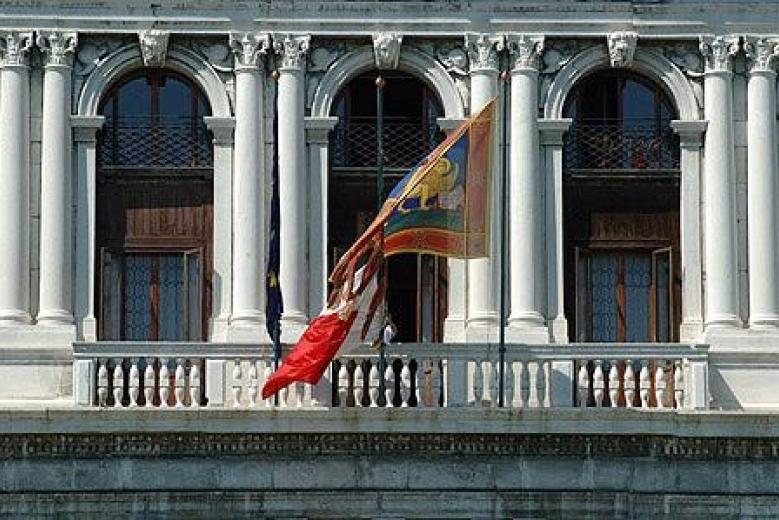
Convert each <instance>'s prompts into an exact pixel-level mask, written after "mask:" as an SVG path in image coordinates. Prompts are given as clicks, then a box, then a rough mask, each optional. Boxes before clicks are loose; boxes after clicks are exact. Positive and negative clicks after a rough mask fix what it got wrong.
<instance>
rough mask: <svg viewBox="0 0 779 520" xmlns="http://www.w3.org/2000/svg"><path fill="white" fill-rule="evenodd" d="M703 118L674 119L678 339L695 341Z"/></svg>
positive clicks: (699, 327) (699, 312)
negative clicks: (677, 185) (678, 181)
mask: <svg viewBox="0 0 779 520" xmlns="http://www.w3.org/2000/svg"><path fill="white" fill-rule="evenodd" d="M706 126H707V122H706V121H695V120H675V121H671V128H673V130H674V132H676V133H677V134H678V135H679V147H680V149H681V150H680V161H679V162H680V166H681V170H682V172H681V173H682V178H681V187H680V190H679V191H680V192H681V193H680V199H681V200H680V210H679V221H680V222H679V224H680V225H679V227H680V233H679V234H680V237H679V238H680V241H681V249H682V251H681V253H682V254H681V259H682V265H681V269H682V271H681V272H682V273H683V276H682V323H681V325H680V330H679V341H681V342H698V341H701V339H702V338H701V337H702V335H703V280H702V270H701V147H702V146H703V135H704V132H705V131H706Z"/></svg>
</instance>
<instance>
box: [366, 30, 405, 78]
mask: <svg viewBox="0 0 779 520" xmlns="http://www.w3.org/2000/svg"><path fill="white" fill-rule="evenodd" d="M402 43H403V35H402V34H397V33H392V32H380V33H374V34H373V57H374V59H375V60H376V67H377V68H378V69H380V70H387V69H397V68H398V62H399V61H400V45H401V44H402Z"/></svg>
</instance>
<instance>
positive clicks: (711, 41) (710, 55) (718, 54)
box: [699, 35, 740, 72]
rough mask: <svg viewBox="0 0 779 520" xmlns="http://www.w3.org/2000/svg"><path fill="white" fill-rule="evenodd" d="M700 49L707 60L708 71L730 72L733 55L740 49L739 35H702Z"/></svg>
mask: <svg viewBox="0 0 779 520" xmlns="http://www.w3.org/2000/svg"><path fill="white" fill-rule="evenodd" d="M699 49H700V51H701V55H703V58H704V61H705V62H706V72H730V71H731V69H732V65H733V56H735V55H736V54H737V53H738V51H739V49H740V41H739V38H738V37H737V36H711V35H705V36H701V37H700V40H699Z"/></svg>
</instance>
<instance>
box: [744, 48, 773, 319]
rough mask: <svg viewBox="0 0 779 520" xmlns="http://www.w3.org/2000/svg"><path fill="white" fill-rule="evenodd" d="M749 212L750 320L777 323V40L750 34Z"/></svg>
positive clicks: (748, 95)
mask: <svg viewBox="0 0 779 520" xmlns="http://www.w3.org/2000/svg"><path fill="white" fill-rule="evenodd" d="M746 51H747V56H748V57H749V58H750V68H749V82H748V84H747V98H748V100H747V114H748V115H747V142H748V145H749V146H748V147H747V152H748V154H747V185H748V189H747V215H748V219H747V221H748V224H749V228H748V230H749V239H748V241H747V243H748V245H749V324H750V326H752V327H760V328H771V329H776V327H777V326H779V284H777V283H766V281H767V280H772V281H776V280H777V279H779V262H777V258H779V240H778V239H779V208H777V193H778V192H777V190H779V182H777V166H779V165H778V164H777V155H776V149H777V139H776V131H777V126H776V66H775V65H776V64H775V62H776V57H777V55H779V39H767V38H748V39H747V42H746Z"/></svg>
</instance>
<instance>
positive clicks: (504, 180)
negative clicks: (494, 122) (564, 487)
mask: <svg viewBox="0 0 779 520" xmlns="http://www.w3.org/2000/svg"><path fill="white" fill-rule="evenodd" d="M510 79H511V78H510V76H509V73H508V70H504V71H502V72H501V73H500V82H501V89H502V90H503V92H502V94H503V121H502V126H501V130H502V132H501V133H502V137H501V139H502V141H501V144H502V147H501V154H500V162H501V166H500V253H499V254H500V284H499V285H498V286H499V287H500V314H499V315H498V320H499V328H498V355H499V357H500V359H499V362H498V370H499V372H500V373H499V374H498V406H499V407H501V408H502V407H503V406H504V404H505V403H504V393H505V388H506V384H505V378H506V220H507V214H508V203H507V202H508V200H507V193H508V170H507V163H506V156H507V155H508V154H507V153H506V152H507V150H506V143H507V142H508V141H507V135H508V95H507V94H508V84H509V81H510Z"/></svg>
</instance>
